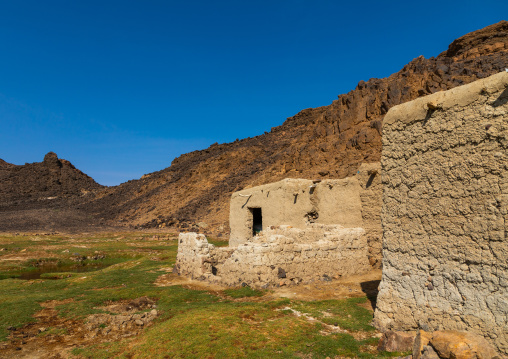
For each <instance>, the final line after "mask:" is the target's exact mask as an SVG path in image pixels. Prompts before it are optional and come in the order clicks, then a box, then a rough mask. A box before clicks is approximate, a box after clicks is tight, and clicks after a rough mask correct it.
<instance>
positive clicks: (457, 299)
mask: <svg viewBox="0 0 508 359" xmlns="http://www.w3.org/2000/svg"><path fill="white" fill-rule="evenodd" d="M507 103H508V73H500V74H497V75H493V76H491V77H489V78H486V79H484V80H479V81H476V82H474V83H471V84H469V85H465V86H461V87H457V88H455V89H452V90H449V91H446V92H438V93H435V94H433V95H430V96H427V97H423V98H420V99H417V100H414V101H412V102H409V103H406V104H403V105H399V106H396V107H394V108H392V109H390V111H389V112H388V114H387V115H386V117H385V119H384V124H383V150H382V162H381V164H382V177H383V184H384V190H383V210H382V224H383V231H384V234H383V278H382V281H381V284H380V293H379V296H378V300H377V310H376V312H375V323H376V325H377V326H378V328H380V329H396V330H411V329H416V328H421V329H424V330H427V331H428V330H443V329H446V330H447V329H451V330H469V331H472V332H476V333H478V334H481V335H484V336H485V337H486V338H487V339H488V340H489V341H491V342H492V343H493V344H494V345H495V346H496V347H497V348H498V349H499V350H500V351H501V352H503V353H505V354H506V353H508V238H507V224H508V210H507V205H508V154H507V147H508V105H507Z"/></svg>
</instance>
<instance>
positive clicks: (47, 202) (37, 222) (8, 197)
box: [0, 152, 103, 231]
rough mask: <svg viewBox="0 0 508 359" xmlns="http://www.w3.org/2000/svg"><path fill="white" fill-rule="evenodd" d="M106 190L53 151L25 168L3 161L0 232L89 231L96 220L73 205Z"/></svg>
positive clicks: (0, 181) (0, 174)
mask: <svg viewBox="0 0 508 359" xmlns="http://www.w3.org/2000/svg"><path fill="white" fill-rule="evenodd" d="M102 188H103V186H101V185H100V184H98V183H97V182H95V181H94V180H93V179H92V178H91V177H89V176H87V175H86V174H84V173H83V172H81V171H80V170H78V169H76V168H75V167H74V166H73V165H72V163H70V162H69V161H67V160H64V159H59V158H58V156H57V155H56V154H55V153H53V152H49V153H48V154H46V156H44V160H43V161H42V162H35V163H27V164H25V165H21V166H16V165H13V164H10V163H8V162H5V161H4V160H0V198H1V200H0V231H2V230H22V229H47V230H52V229H56V228H59V229H61V228H69V227H79V228H80V229H83V228H86V227H87V226H89V225H90V224H93V223H95V222H96V221H95V220H94V219H93V218H91V217H90V215H89V214H87V213H84V212H83V213H81V212H80V211H79V210H77V209H75V208H74V206H72V203H73V201H82V200H83V199H84V198H86V196H94V192H96V191H100V190H101V189H102Z"/></svg>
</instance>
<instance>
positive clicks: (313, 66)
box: [0, 0, 508, 185]
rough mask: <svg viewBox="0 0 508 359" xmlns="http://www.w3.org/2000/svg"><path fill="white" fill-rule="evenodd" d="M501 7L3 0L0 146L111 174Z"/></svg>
mask: <svg viewBox="0 0 508 359" xmlns="http://www.w3.org/2000/svg"><path fill="white" fill-rule="evenodd" d="M507 14H508V2H507V1H499V0H498V1H490V0H485V1H482V2H477V1H468V0H465V1H439V2H437V1H436V2H434V1H425V2H411V1H385V2H383V1H361V2H360V1H356V2H351V1H350V2H342V1H319V0H314V1H304V0H280V1H276V0H272V1H238V0H236V1H209V0H208V1H170V0H167V1H149V0H145V1H108V0H102V1H95V0H86V1H85V0H83V1H82V0H74V1H68V0H65V1H53V0H46V1H40V0H36V1H27V0H16V1H2V2H0V48H1V50H2V56H0V121H1V127H0V158H2V159H4V160H6V161H8V162H11V163H14V164H24V163H25V162H39V161H42V159H43V156H44V154H45V153H47V152H49V151H54V152H56V153H57V154H58V156H59V157H60V158H65V159H67V160H70V161H71V162H72V163H73V164H74V165H75V166H76V167H77V168H79V169H81V170H82V171H84V172H85V173H87V174H88V175H90V176H92V177H93V178H94V179H95V180H96V181H97V182H99V183H101V184H104V185H116V184H119V183H121V182H125V181H127V180H129V179H135V178H139V177H141V176H142V175H143V174H145V173H149V172H153V171H157V170H160V169H163V168H165V167H168V166H169V165H170V163H171V161H172V160H173V159H174V158H175V157H177V156H179V155H180V154H182V153H186V152H189V151H193V150H196V149H204V148H206V147H208V146H209V145H210V144H212V143H214V142H219V143H223V142H230V141H234V140H235V139H236V138H245V137H253V136H256V135H259V134H262V133H263V132H264V131H270V128H271V127H274V126H278V125H280V124H282V122H283V121H284V120H285V119H286V118H287V117H290V116H292V115H294V114H296V113H297V112H298V111H300V110H302V109H304V108H308V107H317V106H323V105H328V104H330V103H331V102H332V101H333V100H334V99H336V98H337V95H339V94H341V93H345V92H348V91H350V90H352V89H353V88H354V87H355V86H356V84H357V83H358V81H360V80H368V79H369V78H372V77H379V78H380V77H386V76H389V75H390V74H391V73H393V72H396V71H398V70H399V69H400V68H402V67H403V66H404V65H405V64H406V63H408V62H409V61H411V60H412V59H413V58H415V57H418V56H419V55H424V56H425V57H427V58H428V57H431V56H437V55H438V54H439V53H440V52H442V51H444V50H446V48H447V46H448V44H449V43H450V42H451V41H453V40H454V39H455V38H457V37H460V36H462V35H464V34H466V33H467V32H470V31H474V30H477V29H480V28H482V27H485V26H487V25H490V24H493V23H496V22H498V21H500V20H506V15H507ZM503 16H505V18H503Z"/></svg>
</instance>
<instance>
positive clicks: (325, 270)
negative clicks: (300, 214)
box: [175, 224, 372, 288]
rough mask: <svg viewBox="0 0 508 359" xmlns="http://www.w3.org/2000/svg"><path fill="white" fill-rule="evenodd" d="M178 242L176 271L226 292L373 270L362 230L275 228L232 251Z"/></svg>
mask: <svg viewBox="0 0 508 359" xmlns="http://www.w3.org/2000/svg"><path fill="white" fill-rule="evenodd" d="M180 236H181V237H180V239H179V247H178V256H177V262H176V265H175V268H176V270H177V271H178V272H179V273H181V274H184V275H189V276H191V277H193V278H197V279H203V280H207V281H209V282H213V283H219V284H223V285H228V286H239V285H242V284H243V283H245V284H247V285H249V286H252V287H263V288H267V287H270V286H276V285H294V284H300V283H306V282H311V281H315V280H332V279H333V278H339V277H341V276H349V275H354V274H362V273H366V272H368V271H369V270H371V269H372V267H371V266H370V264H369V261H368V258H367V251H368V249H367V240H366V237H365V231H364V230H363V229H362V228H343V227H341V226H339V225H319V224H312V225H310V226H309V227H308V228H306V229H298V228H291V227H290V226H278V227H272V228H268V229H266V230H264V231H263V232H262V234H261V235H258V236H256V237H254V238H253V239H252V240H251V241H249V242H248V243H245V244H242V245H239V246H238V247H234V248H229V247H226V248H216V247H214V246H213V245H211V244H209V243H208V242H207V241H206V238H204V236H203V235H199V234H196V233H185V234H180Z"/></svg>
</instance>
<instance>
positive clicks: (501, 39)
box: [0, 21, 508, 233]
mask: <svg viewBox="0 0 508 359" xmlns="http://www.w3.org/2000/svg"><path fill="white" fill-rule="evenodd" d="M505 68H508V22H507V21H501V22H499V23H497V24H494V25H491V26H488V27H486V28H484V29H481V30H478V31H475V32H472V33H469V34H467V35H464V36H462V37H461V38H459V39H457V40H455V41H453V42H452V43H451V44H450V46H449V48H448V50H446V51H444V52H442V53H441V54H439V55H438V56H437V57H435V58H434V57H433V58H430V59H425V58H424V57H423V56H420V57H417V58H415V59H414V60H413V61H411V62H410V63H408V64H407V65H405V66H404V67H403V68H402V69H401V70H400V71H399V72H397V73H395V74H392V75H391V76H389V77H387V78H383V79H376V78H373V79H370V80H369V81H360V82H359V83H358V85H357V87H356V88H355V89H354V90H352V91H350V92H348V93H346V94H343V95H339V96H338V99H337V100H335V101H333V102H332V103H331V104H330V105H328V106H323V107H319V108H311V109H305V110H302V111H301V112H299V113H298V114H296V115H295V116H292V117H290V118H288V119H287V120H286V121H285V122H284V123H283V124H282V125H281V126H278V127H274V128H272V129H271V131H270V132H267V133H265V134H263V135H260V136H257V137H254V138H246V139H243V140H237V141H235V142H232V143H225V144H220V145H219V144H214V145H212V146H210V147H209V148H207V149H205V150H202V151H194V152H191V153H187V154H184V155H182V156H180V157H179V158H177V159H175V160H174V161H173V162H172V163H171V166H170V167H168V168H166V169H163V170H161V171H158V172H154V173H151V174H147V175H145V176H143V177H142V178H141V179H139V180H132V181H129V182H126V183H123V184H121V185H119V186H115V187H109V188H104V189H102V190H98V191H96V192H95V193H93V195H90V196H88V197H79V201H76V200H74V201H73V202H72V203H73V205H74V206H79V208H80V210H81V211H85V212H86V213H88V214H89V215H92V216H93V217H94V218H97V219H98V220H101V221H104V222H107V223H115V224H120V223H122V224H129V225H132V226H136V227H159V228H160V227H176V228H183V229H193V230H199V231H202V232H210V233H221V232H227V230H228V217H229V200H230V196H231V194H232V193H233V192H234V191H237V190H240V189H244V188H249V187H252V186H257V185H261V184H265V183H269V182H274V181H279V180H281V179H284V178H288V177H289V178H309V179H313V178H344V177H347V176H350V175H353V174H355V173H356V172H357V169H358V167H359V166H360V165H361V164H362V163H363V162H376V161H379V159H380V153H381V128H382V123H383V118H384V115H385V114H386V112H387V111H388V109H390V108H391V107H393V106H395V105H398V104H400V103H403V102H407V101H410V100H413V99H415V98H417V97H420V96H424V95H428V94H431V93H434V92H437V91H442V90H448V89H450V88H453V87H456V86H460V85H463V84H467V83H469V82H472V81H475V80H477V79H480V78H484V77H487V76H490V75H492V74H494V73H497V72H500V71H504V70H505ZM0 167H1V166H0ZM0 171H1V168H0ZM2 187H3V184H2ZM32 188H33V187H32ZM32 190H36V189H34V188H33V189H32ZM2 191H3V192H4V193H5V190H2Z"/></svg>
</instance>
